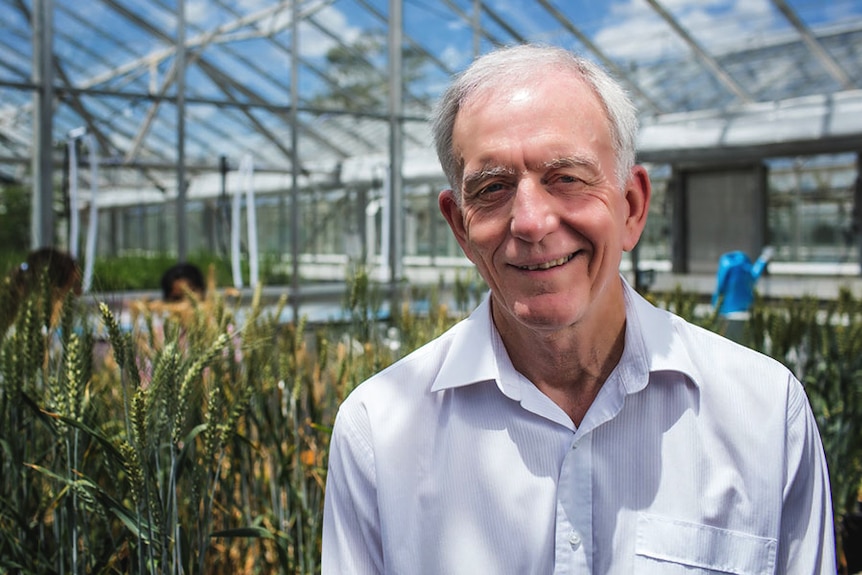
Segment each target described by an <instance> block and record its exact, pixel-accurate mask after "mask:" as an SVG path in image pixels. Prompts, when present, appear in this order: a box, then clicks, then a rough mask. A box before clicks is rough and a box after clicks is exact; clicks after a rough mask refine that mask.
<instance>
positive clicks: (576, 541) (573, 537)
mask: <svg viewBox="0 0 862 575" xmlns="http://www.w3.org/2000/svg"><path fill="white" fill-rule="evenodd" d="M569 545H571V546H572V549H577V548H578V547H580V546H581V536H580V535H579V534H578V532H577V531H572V532H571V533H569Z"/></svg>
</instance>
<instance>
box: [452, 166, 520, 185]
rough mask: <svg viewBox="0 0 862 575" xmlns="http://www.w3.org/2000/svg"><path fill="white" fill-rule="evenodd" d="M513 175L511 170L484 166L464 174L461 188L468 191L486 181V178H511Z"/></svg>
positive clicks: (503, 167)
mask: <svg viewBox="0 0 862 575" xmlns="http://www.w3.org/2000/svg"><path fill="white" fill-rule="evenodd" d="M514 173H515V170H513V169H512V168H507V167H506V166H500V165H485V166H482V167H481V168H480V169H478V170H473V171H470V172H464V177H463V183H462V185H463V187H464V189H465V190H466V189H469V188H470V187H471V186H475V185H476V184H477V183H479V182H482V181H485V180H487V179H488V178H496V177H499V176H511V175H513V174H514Z"/></svg>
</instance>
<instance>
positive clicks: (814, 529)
mask: <svg viewBox="0 0 862 575" xmlns="http://www.w3.org/2000/svg"><path fill="white" fill-rule="evenodd" d="M786 454H787V459H786V474H787V475H786V481H785V486H784V493H783V498H784V511H783V513H782V517H781V533H780V537H781V539H780V540H779V542H778V558H777V569H776V573H786V574H788V575H791V574H799V575H802V574H803V573H804V574H805V575H811V574H820V575H827V574H828V575H835V572H836V565H837V564H836V561H835V527H834V522H833V519H832V496H831V492H830V486H829V472H828V470H827V467H826V457H825V455H824V452H823V444H822V442H821V439H820V433H819V431H818V429H817V423H816V421H815V419H814V415H813V413H812V411H811V407H810V405H809V403H808V398H807V396H806V395H805V391H804V390H803V388H802V384H800V383H799V382H798V381H796V380H795V379H793V380H792V381H791V392H790V397H789V401H788V409H787V450H786Z"/></svg>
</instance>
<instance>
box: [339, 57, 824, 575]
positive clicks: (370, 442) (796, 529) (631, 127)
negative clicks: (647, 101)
mask: <svg viewBox="0 0 862 575" xmlns="http://www.w3.org/2000/svg"><path fill="white" fill-rule="evenodd" d="M636 128H637V122H636V114H635V110H634V107H633V105H632V104H631V102H630V101H629V99H628V97H627V95H626V94H625V92H624V91H623V89H622V88H621V87H620V85H619V84H618V83H616V82H615V81H614V80H612V79H611V78H610V77H609V76H608V75H607V74H606V73H605V72H604V71H603V70H602V69H601V68H599V67H598V66H596V65H595V64H593V63H591V62H590V61H588V60H585V59H583V58H579V57H577V56H576V55H574V54H572V53H570V52H568V51H566V50H563V49H559V48H551V47H543V46H535V45H522V46H517V47H512V48H504V49H499V50H496V51H494V52H491V53H489V54H486V55H484V56H482V57H480V58H478V59H477V60H476V61H475V62H474V63H473V64H472V65H471V66H470V67H469V68H468V69H467V70H466V71H465V72H464V73H463V74H461V75H460V76H459V77H458V78H456V79H455V81H454V83H453V84H452V85H451V86H450V87H449V88H448V89H447V91H446V92H445V93H444V94H443V96H442V99H441V101H440V103H439V104H438V107H437V111H436V114H435V117H434V123H433V134H434V139H435V142H436V146H437V153H438V156H439V158H440V161H441V164H442V166H443V170H444V172H445V173H446V176H447V178H448V180H449V183H450V185H451V189H447V190H444V191H443V192H441V193H440V195H439V206H440V210H441V212H442V214H443V216H444V217H445V219H446V221H447V222H448V224H449V227H450V228H451V230H452V233H453V234H454V236H455V238H456V239H457V241H458V243H459V244H460V246H461V248H462V249H463V250H464V253H465V254H466V255H467V256H468V257H469V258H470V259H471V260H472V261H473V263H474V264H475V265H476V266H477V268H478V270H479V271H480V273H481V275H482V277H483V279H484V280H485V281H486V283H487V284H488V286H489V287H490V290H489V293H488V294H487V296H486V297H485V299H484V300H483V302H482V303H481V304H480V305H479V306H478V307H477V308H476V309H475V310H474V311H473V313H472V314H471V315H470V316H469V317H468V318H467V319H465V320H463V321H461V322H460V323H458V324H457V325H456V326H454V327H453V328H452V329H450V330H449V331H448V332H446V333H445V334H443V335H442V336H440V337H439V338H437V339H436V340H434V341H432V342H430V343H428V344H426V345H425V346H423V347H421V348H420V349H418V350H416V351H415V352H413V353H411V354H409V355H407V356H406V357H405V358H403V359H401V360H400V361H398V362H396V363H395V364H393V365H391V366H390V367H388V368H386V369H384V370H383V371H381V372H380V373H378V374H377V375H375V376H373V377H371V378H370V379H369V380H367V381H365V382H363V383H362V384H360V385H359V386H358V387H357V388H356V389H355V390H354V391H353V392H352V393H351V394H350V395H349V396H348V397H347V398H346V399H345V400H344V402H343V403H342V404H341V406H340V408H339V411H338V414H337V417H336V421H335V424H334V427H333V431H332V439H331V444H330V450H329V464H328V474H327V478H326V495H325V503H324V517H323V541H322V572H323V574H324V575H349V574H354V573H355V574H360V573H361V574H377V573H386V574H407V573H409V574H410V575H421V574H429V575H443V574H446V575H453V574H465V575H475V574H477V573H481V574H494V575H505V574H512V575H522V574H525V573H531V574H550V573H559V574H563V573H566V574H602V575H608V574H622V573H637V574H638V575H646V574H650V573H662V574H665V575H672V574H682V573H694V572H698V573H706V572H710V573H713V572H715V573H717V572H721V573H763V574H765V573H781V574H784V575H787V574H800V575H801V574H805V575H811V574H815V573H817V574H827V573H828V574H829V575H834V573H835V571H836V561H835V544H834V532H833V528H834V526H833V520H832V505H831V499H830V486H829V479H828V473H827V469H826V461H825V457H824V452H823V448H822V445H821V441H820V436H819V433H818V429H817V426H816V423H815V420H814V417H813V414H812V411H811V409H810V406H809V404H808V401H807V397H806V394H805V390H804V389H803V388H802V385H801V384H800V382H799V381H798V380H797V379H796V378H795V377H794V376H793V374H792V373H791V372H790V371H789V370H788V369H787V368H786V367H784V366H782V365H781V364H779V363H778V362H776V361H774V360H772V359H770V358H768V357H766V356H764V355H761V354H758V353H756V352H754V351H752V350H750V349H748V348H745V347H743V346H740V345H738V344H736V343H734V342H732V341H729V340H727V339H725V338H723V337H721V336H719V335H717V334H715V333H712V332H709V331H706V330H704V329H701V328H699V327H696V326H694V325H692V324H690V323H687V322H686V321H684V320H683V319H681V318H679V317H677V316H675V315H673V314H671V313H669V312H667V311H665V310H662V309H659V308H657V307H654V306H653V305H651V304H650V303H648V302H647V301H646V300H645V299H643V298H642V297H641V296H639V295H638V294H637V293H636V292H635V290H634V289H633V288H632V287H630V286H629V284H628V282H627V281H626V279H625V278H624V277H623V276H622V275H621V274H620V270H619V268H620V262H621V259H622V254H623V252H625V251H628V250H631V249H632V248H634V246H635V244H636V243H637V241H638V239H639V238H640V235H641V232H642V231H643V229H644V225H645V224H646V217H647V212H648V208H649V202H650V181H649V177H648V174H647V172H646V170H645V169H644V168H643V167H642V166H639V165H637V164H636V163H635V141H636Z"/></svg>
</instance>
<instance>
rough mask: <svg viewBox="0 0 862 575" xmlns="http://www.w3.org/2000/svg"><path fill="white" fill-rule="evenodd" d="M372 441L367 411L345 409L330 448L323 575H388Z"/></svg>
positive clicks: (337, 422) (325, 509)
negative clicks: (385, 567) (384, 568)
mask: <svg viewBox="0 0 862 575" xmlns="http://www.w3.org/2000/svg"><path fill="white" fill-rule="evenodd" d="M357 408H359V409H357ZM369 438H370V430H369V429H368V419H367V417H366V414H365V412H364V410H362V409H361V407H360V406H359V405H358V404H352V405H350V406H349V407H348V406H347V405H344V404H343V405H342V409H341V410H340V411H339V413H338V416H337V417H336V421H335V426H334V428H333V430H332V440H331V442H330V445H329V469H328V472H327V476H326V495H325V500H324V511H323V557H322V560H323V561H322V575H350V574H353V573H355V574H357V575H359V574H361V575H374V574H382V573H383V572H384V571H383V549H382V544H381V539H380V516H379V513H378V509H377V486H376V476H375V470H374V452H373V451H372V449H371V442H370V439H369Z"/></svg>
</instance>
